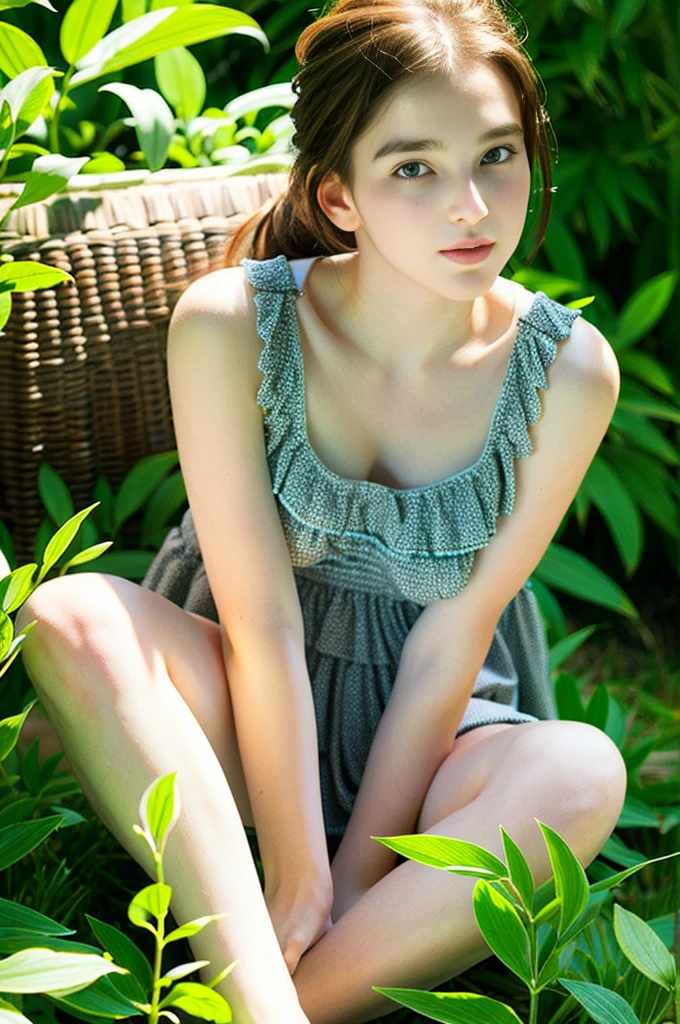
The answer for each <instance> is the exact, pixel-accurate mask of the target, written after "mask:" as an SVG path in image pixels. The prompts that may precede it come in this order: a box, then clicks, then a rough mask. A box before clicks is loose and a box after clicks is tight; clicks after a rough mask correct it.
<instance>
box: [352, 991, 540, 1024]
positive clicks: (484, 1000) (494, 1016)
mask: <svg viewBox="0 0 680 1024" xmlns="http://www.w3.org/2000/svg"><path fill="white" fill-rule="evenodd" d="M371 987H372V989H373V991H374V992H379V993H380V994H381V995H383V996H387V997H388V998H389V999H394V1001H395V1002H396V1003H400V1004H401V1006H408V1008H409V1009H411V1010H415V1012H416V1013H417V1014H419V1015H420V1016H423V1017H429V1018H430V1019H431V1020H440V1021H444V1024H521V1022H520V1018H519V1017H518V1016H517V1014H516V1013H515V1011H514V1010H513V1009H512V1007H510V1006H506V1005H505V1003H499V1002H497V1001H496V1000H495V999H489V997H488V996H481V995H477V993H476V992H424V991H421V990H420V989H417V988H381V987H379V986H378V985H372V986H371ZM420 1016H419V1018H418V1019H420Z"/></svg>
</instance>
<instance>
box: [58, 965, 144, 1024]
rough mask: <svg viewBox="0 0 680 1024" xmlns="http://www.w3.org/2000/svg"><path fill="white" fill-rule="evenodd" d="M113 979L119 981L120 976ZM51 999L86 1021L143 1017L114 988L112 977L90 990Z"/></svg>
mask: <svg viewBox="0 0 680 1024" xmlns="http://www.w3.org/2000/svg"><path fill="white" fill-rule="evenodd" d="M112 977H115V978H116V979H117V978H118V977H119V975H112ZM120 977H124V975H120ZM50 998H51V999H52V1001H53V1002H54V1004H55V1005H56V1006H58V1007H60V1008H61V1009H63V1010H66V1011H67V1012H69V1011H72V1012H73V1015H75V1016H76V1017H79V1018H80V1017H82V1018H83V1019H84V1020H93V1021H97V1020H102V1021H105V1020H124V1019H127V1018H128V1017H140V1016H141V1015H142V1011H141V1010H139V1009H137V1007H136V1006H135V1005H134V1004H133V1003H132V1002H131V1001H130V1000H129V999H127V998H126V996H124V995H123V994H122V993H121V992H119V991H118V990H117V989H116V988H115V987H114V985H113V983H112V980H111V977H104V978H99V979H98V980H97V981H95V982H94V984H93V985H90V987H89V988H86V989H82V990H80V991H78V992H68V993H66V992H64V993H61V994H59V995H58V997H57V995H56V994H55V993H50Z"/></svg>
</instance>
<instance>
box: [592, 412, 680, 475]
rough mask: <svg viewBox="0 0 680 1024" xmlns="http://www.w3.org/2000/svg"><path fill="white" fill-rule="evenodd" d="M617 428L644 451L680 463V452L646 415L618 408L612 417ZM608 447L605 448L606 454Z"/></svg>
mask: <svg viewBox="0 0 680 1024" xmlns="http://www.w3.org/2000/svg"><path fill="white" fill-rule="evenodd" d="M611 425H612V427H614V429H615V430H618V431H619V432H620V433H621V434H623V435H624V436H625V438H626V440H627V441H629V442H630V443H632V444H633V445H635V447H636V448H641V449H642V450H643V451H647V452H649V453H650V454H651V455H656V456H657V458H659V459H662V460H663V462H667V463H668V464H669V465H671V466H677V465H680V452H679V451H678V449H677V448H676V447H675V445H674V444H672V443H671V441H670V440H669V439H668V438H667V437H666V435H665V434H663V433H662V432H661V431H660V430H659V428H658V427H656V426H655V425H654V424H653V423H650V422H649V420H648V419H647V418H646V417H645V416H639V415H638V414H637V413H635V412H629V411H628V410H627V409H617V410H616V411H615V412H614V415H613V416H612V419H611ZM606 453H607V449H605V450H604V454H605V455H606Z"/></svg>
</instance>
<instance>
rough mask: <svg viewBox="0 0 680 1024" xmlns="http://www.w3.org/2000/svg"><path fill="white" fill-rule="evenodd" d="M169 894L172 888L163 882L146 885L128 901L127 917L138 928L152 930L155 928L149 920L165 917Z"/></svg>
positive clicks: (170, 894) (168, 904)
mask: <svg viewBox="0 0 680 1024" xmlns="http://www.w3.org/2000/svg"><path fill="white" fill-rule="evenodd" d="M171 896H172V889H171V888H170V886H169V885H165V884H164V883H163V882H155V883H154V884H153V885H147V886H146V887H145V888H144V889H141V890H140V891H139V892H138V893H137V895H136V896H133V898H132V900H131V901H130V904H129V906H128V917H129V918H130V920H131V921H132V923H133V924H136V925H137V926H138V927H139V928H147V929H148V930H149V931H152V932H153V931H155V930H156V929H155V927H153V926H151V925H150V922H151V921H154V920H156V919H158V918H163V917H165V915H166V914H167V912H168V909H169V907H170V897H171Z"/></svg>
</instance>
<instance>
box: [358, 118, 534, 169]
mask: <svg viewBox="0 0 680 1024" xmlns="http://www.w3.org/2000/svg"><path fill="white" fill-rule="evenodd" d="M508 135H522V136H523V135H524V131H523V129H522V126H521V125H519V124H517V122H516V121H510V122H508V124H499V125H498V127H497V128H491V129H490V130H489V131H488V132H484V134H483V135H481V136H480V138H479V142H480V143H481V142H491V141H492V140H493V139H500V138H506V137H507V136H508ZM446 148H447V147H446V146H445V145H444V143H443V142H442V141H441V140H440V139H390V141H389V142H386V143H385V144H384V146H381V147H380V149H379V150H378V152H377V153H376V154H375V156H374V157H373V159H374V160H380V159H382V157H385V156H391V155H392V154H393V153H416V152H420V151H421V150H426V149H438V150H445V149H446Z"/></svg>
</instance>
